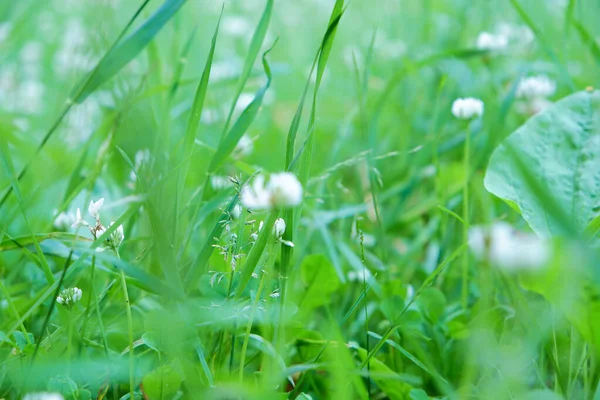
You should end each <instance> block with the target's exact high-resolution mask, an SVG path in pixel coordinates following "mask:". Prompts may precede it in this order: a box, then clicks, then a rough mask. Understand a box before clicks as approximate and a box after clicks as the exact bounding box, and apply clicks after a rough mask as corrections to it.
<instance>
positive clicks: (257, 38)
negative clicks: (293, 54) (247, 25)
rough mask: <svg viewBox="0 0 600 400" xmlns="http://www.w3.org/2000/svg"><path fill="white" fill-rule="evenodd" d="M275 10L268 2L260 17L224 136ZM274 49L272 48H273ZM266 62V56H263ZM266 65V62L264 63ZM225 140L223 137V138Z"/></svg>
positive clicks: (230, 109) (268, 1) (226, 122)
mask: <svg viewBox="0 0 600 400" xmlns="http://www.w3.org/2000/svg"><path fill="white" fill-rule="evenodd" d="M272 10H273V0H267V5H266V6H265V9H264V11H263V13H262V15H261V17H260V21H259V22H258V26H257V27H256V30H255V31H254V33H253V34H252V39H251V40H250V49H249V50H248V55H247V56H246V60H245V61H244V66H243V68H242V73H241V75H240V78H239V79H238V86H237V89H236V91H235V96H233V101H232V103H231V107H230V108H229V114H227V120H226V121H225V126H223V133H222V135H224V134H225V132H227V129H228V128H229V124H230V123H231V118H232V117H233V111H234V110H235V105H236V104H237V102H238V99H239V97H240V95H241V94H242V91H243V90H244V86H246V82H247V81H248V78H249V77H250V72H251V71H252V67H253V66H254V62H255V61H256V57H257V56H258V52H259V51H260V49H261V47H262V45H263V42H264V40H265V36H266V34H267V29H268V28H269V22H270V20H271V13H272ZM271 47H272V46H271ZM263 60H264V55H263ZM263 64H264V61H263ZM221 139H223V137H221Z"/></svg>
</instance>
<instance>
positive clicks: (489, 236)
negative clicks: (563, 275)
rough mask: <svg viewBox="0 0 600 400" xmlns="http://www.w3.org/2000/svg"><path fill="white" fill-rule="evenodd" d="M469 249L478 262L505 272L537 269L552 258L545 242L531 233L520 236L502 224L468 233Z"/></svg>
mask: <svg viewBox="0 0 600 400" xmlns="http://www.w3.org/2000/svg"><path fill="white" fill-rule="evenodd" d="M469 248H470V249H471V251H472V252H473V254H474V255H475V257H476V258H477V259H479V260H487V261H488V262H490V263H491V264H493V265H496V266H498V267H500V268H502V269H505V270H507V271H515V270H519V269H525V270H537V269H539V268H542V267H543V266H545V265H546V264H547V263H548V261H549V259H550V255H551V249H550V247H549V245H548V243H547V242H546V241H544V240H542V239H540V238H538V237H537V236H536V235H534V234H529V233H519V232H517V231H515V230H514V229H513V227H512V226H510V225H509V224H507V223H505V222H497V223H495V224H493V225H491V226H489V227H485V226H474V227H472V228H471V229H470V230H469Z"/></svg>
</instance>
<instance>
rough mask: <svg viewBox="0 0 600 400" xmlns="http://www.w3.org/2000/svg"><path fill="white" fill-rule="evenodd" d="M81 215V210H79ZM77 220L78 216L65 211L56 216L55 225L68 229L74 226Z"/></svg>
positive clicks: (58, 227)
mask: <svg viewBox="0 0 600 400" xmlns="http://www.w3.org/2000/svg"><path fill="white" fill-rule="evenodd" d="M55 213H56V211H55ZM79 216H80V217H81V211H80V212H79ZM80 219H81V218H80ZM76 221H77V217H76V216H75V215H74V214H73V213H72V212H69V213H67V212H64V211H63V212H61V213H60V214H58V215H57V216H56V217H54V224H53V225H54V227H55V228H57V229H67V228H68V227H69V226H72V225H73V224H74V223H75V222H76Z"/></svg>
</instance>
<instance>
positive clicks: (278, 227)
mask: <svg viewBox="0 0 600 400" xmlns="http://www.w3.org/2000/svg"><path fill="white" fill-rule="evenodd" d="M284 233H285V220H284V219H283V218H277V220H275V224H274V225H273V236H275V240H277V241H278V242H279V243H281V244H284V245H286V246H289V247H294V243H292V242H290V241H289V240H284V239H283V234H284Z"/></svg>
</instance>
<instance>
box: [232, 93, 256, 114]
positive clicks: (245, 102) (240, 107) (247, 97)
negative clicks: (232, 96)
mask: <svg viewBox="0 0 600 400" xmlns="http://www.w3.org/2000/svg"><path fill="white" fill-rule="evenodd" d="M252 100H254V95H253V94H252V93H242V94H240V97H238V100H237V102H236V103H235V110H236V111H238V112H242V111H244V110H245V109H246V107H248V106H249V105H250V103H252Z"/></svg>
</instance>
